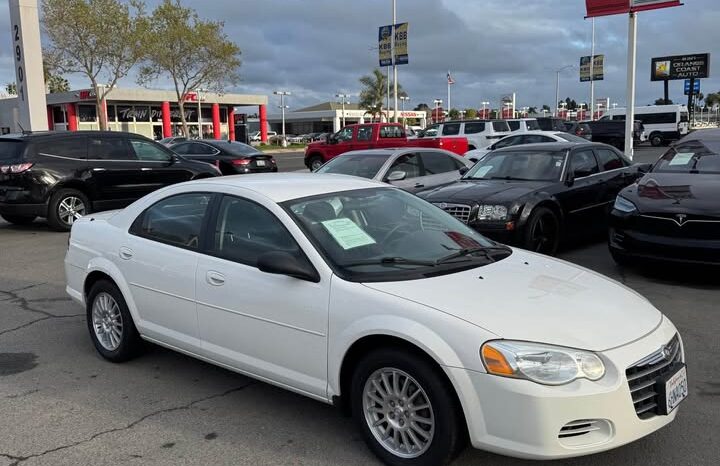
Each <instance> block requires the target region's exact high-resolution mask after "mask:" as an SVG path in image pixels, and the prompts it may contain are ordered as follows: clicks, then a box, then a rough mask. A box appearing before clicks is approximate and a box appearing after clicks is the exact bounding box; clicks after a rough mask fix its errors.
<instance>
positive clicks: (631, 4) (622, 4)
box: [585, 0, 682, 18]
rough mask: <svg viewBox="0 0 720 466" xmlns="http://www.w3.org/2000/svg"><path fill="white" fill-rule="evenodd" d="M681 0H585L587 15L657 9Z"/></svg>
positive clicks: (592, 16)
mask: <svg viewBox="0 0 720 466" xmlns="http://www.w3.org/2000/svg"><path fill="white" fill-rule="evenodd" d="M680 5H682V3H680V0H585V6H586V7H587V17H588V18H594V17H596V16H608V15H619V14H624V13H630V12H631V11H645V10H657V9H660V8H669V7H673V6H680Z"/></svg>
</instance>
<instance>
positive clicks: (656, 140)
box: [650, 134, 665, 147]
mask: <svg viewBox="0 0 720 466" xmlns="http://www.w3.org/2000/svg"><path fill="white" fill-rule="evenodd" d="M664 144H665V138H663V137H662V135H661V134H651V135H650V145H652V146H653V147H660V146H662V145H664Z"/></svg>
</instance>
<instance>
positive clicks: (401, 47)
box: [378, 23, 409, 66]
mask: <svg viewBox="0 0 720 466" xmlns="http://www.w3.org/2000/svg"><path fill="white" fill-rule="evenodd" d="M393 32H394V33H395V61H394V62H393V56H392V34H393ZM378 55H379V57H378V58H379V63H380V66H391V65H393V64H395V65H407V64H408V62H409V59H408V23H400V24H395V25H392V24H389V25H387V26H380V27H379V28H378Z"/></svg>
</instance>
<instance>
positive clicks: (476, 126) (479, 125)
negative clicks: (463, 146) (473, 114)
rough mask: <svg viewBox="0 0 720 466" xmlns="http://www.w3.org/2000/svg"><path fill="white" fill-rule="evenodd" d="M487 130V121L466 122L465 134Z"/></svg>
mask: <svg viewBox="0 0 720 466" xmlns="http://www.w3.org/2000/svg"><path fill="white" fill-rule="evenodd" d="M483 131H485V122H483V121H479V122H473V123H465V134H477V133H482V132H483Z"/></svg>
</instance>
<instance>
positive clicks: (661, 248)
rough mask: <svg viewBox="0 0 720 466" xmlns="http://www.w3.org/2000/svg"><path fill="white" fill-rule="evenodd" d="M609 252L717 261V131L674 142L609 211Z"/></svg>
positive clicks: (618, 256) (622, 256) (621, 259)
mask: <svg viewBox="0 0 720 466" xmlns="http://www.w3.org/2000/svg"><path fill="white" fill-rule="evenodd" d="M609 233H610V234H609V246H610V252H611V253H612V255H613V257H614V258H615V260H616V261H617V262H618V263H621V264H622V263H626V262H629V261H630V260H631V259H635V258H642V259H660V260H663V261H670V262H688V263H697V264H715V265H720V130H719V129H709V130H700V131H696V132H694V133H691V134H690V135H688V136H686V137H685V138H683V139H681V140H680V141H678V142H676V143H675V144H674V145H673V146H672V147H671V148H670V149H668V151H667V152H666V153H665V154H664V155H663V156H662V157H660V159H659V160H658V161H657V163H655V165H654V166H653V167H652V169H651V170H650V172H649V173H647V174H646V175H645V176H643V177H642V178H641V179H640V181H639V182H638V184H636V185H633V186H629V187H627V188H625V189H624V190H622V191H621V192H620V195H619V196H618V197H617V200H616V201H615V205H614V208H613V209H612V213H611V215H610V232H609Z"/></svg>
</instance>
